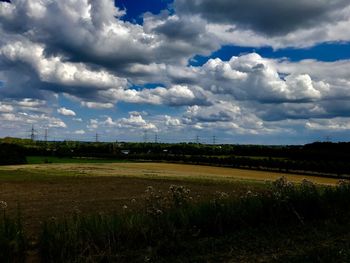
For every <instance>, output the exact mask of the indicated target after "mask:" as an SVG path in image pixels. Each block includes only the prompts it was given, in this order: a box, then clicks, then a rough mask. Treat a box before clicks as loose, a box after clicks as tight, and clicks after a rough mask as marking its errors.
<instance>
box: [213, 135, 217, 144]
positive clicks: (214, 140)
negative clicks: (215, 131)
mask: <svg viewBox="0 0 350 263" xmlns="http://www.w3.org/2000/svg"><path fill="white" fill-rule="evenodd" d="M213 144H214V145H215V144H216V136H215V135H214V136H213Z"/></svg>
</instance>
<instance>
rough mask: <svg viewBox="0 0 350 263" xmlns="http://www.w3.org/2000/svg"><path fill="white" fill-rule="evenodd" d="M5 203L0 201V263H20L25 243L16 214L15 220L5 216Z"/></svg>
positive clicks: (19, 218)
mask: <svg viewBox="0 0 350 263" xmlns="http://www.w3.org/2000/svg"><path fill="white" fill-rule="evenodd" d="M6 208H7V203H6V202H4V201H0V212H1V216H0V262H22V261H24V258H25V251H26V248H27V241H26V238H25V235H24V232H23V227H22V223H21V217H20V214H19V212H18V214H17V217H16V218H15V219H12V218H10V217H9V216H7V214H6Z"/></svg>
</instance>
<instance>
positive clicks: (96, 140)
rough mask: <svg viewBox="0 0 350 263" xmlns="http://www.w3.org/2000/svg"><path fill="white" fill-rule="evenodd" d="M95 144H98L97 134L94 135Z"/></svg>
mask: <svg viewBox="0 0 350 263" xmlns="http://www.w3.org/2000/svg"><path fill="white" fill-rule="evenodd" d="M95 142H98V133H97V132H96V134H95Z"/></svg>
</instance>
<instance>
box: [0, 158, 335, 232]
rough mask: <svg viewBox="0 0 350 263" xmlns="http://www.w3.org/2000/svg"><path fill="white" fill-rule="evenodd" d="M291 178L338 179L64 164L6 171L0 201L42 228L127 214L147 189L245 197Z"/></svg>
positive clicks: (130, 165)
mask: <svg viewBox="0 0 350 263" xmlns="http://www.w3.org/2000/svg"><path fill="white" fill-rule="evenodd" d="M283 175H284V176H286V178H288V180H289V181H291V182H300V181H301V180H302V179H303V178H307V179H308V180H310V181H313V182H315V183H319V184H329V185H332V184H335V183H336V182H337V180H335V179H329V178H322V177H310V176H300V175H290V174H280V173H271V172H263V171H249V170H240V169H231V168H222V167H212V166H197V165H181V164H166V163H99V164H97V163H60V164H57V163H56V164H36V165H18V166H17V165H15V166H2V167H0V200H5V201H6V202H7V203H8V206H9V208H8V210H9V212H10V213H12V214H14V213H15V212H16V210H17V206H18V205H19V206H20V207H21V211H22V213H23V215H24V217H25V218H26V221H25V222H24V223H25V226H26V227H27V228H28V229H34V230H35V229H37V228H38V226H39V225H40V222H41V221H43V220H44V219H46V218H49V217H63V216H66V215H70V214H71V213H72V212H74V211H75V210H77V209H78V210H81V211H83V212H84V213H89V212H104V213H114V212H119V211H122V207H123V206H124V205H128V206H129V207H134V206H138V205H141V204H137V203H136V204H135V203H133V204H131V200H132V199H136V200H138V199H140V198H141V197H142V195H143V194H144V191H145V189H146V187H147V186H153V187H156V188H157V189H160V190H163V191H166V190H167V189H168V187H169V186H170V185H171V184H178V185H184V186H186V187H188V188H191V190H192V192H193V195H194V196H196V197H197V196H198V197H199V198H201V199H203V198H206V197H208V198H210V197H212V196H213V195H214V194H215V192H217V191H224V192H228V193H230V194H232V195H240V194H241V193H244V192H246V191H248V190H259V189H262V188H264V182H265V181H266V180H270V181H273V180H276V179H278V178H279V177H281V176H283Z"/></svg>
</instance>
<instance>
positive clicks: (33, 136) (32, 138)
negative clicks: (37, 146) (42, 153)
mask: <svg viewBox="0 0 350 263" xmlns="http://www.w3.org/2000/svg"><path fill="white" fill-rule="evenodd" d="M35 133H36V130H35V129H34V124H33V125H32V129H31V130H30V139H31V140H32V141H35Z"/></svg>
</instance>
